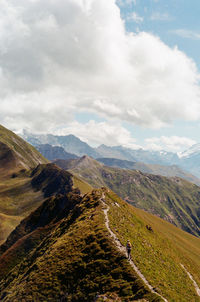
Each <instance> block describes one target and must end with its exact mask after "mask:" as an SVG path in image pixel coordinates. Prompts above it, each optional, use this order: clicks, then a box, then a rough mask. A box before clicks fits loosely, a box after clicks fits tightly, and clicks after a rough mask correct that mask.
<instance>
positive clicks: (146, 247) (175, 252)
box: [107, 192, 200, 302]
mask: <svg viewBox="0 0 200 302" xmlns="http://www.w3.org/2000/svg"><path fill="white" fill-rule="evenodd" d="M107 202H108V204H109V206H110V211H109V219H110V225H111V228H112V230H113V232H115V233H116V235H117V236H118V238H119V239H120V241H121V242H122V243H123V244H124V245H125V244H126V241H127V239H130V240H131V242H132V244H133V251H132V258H133V260H134V262H135V263H136V264H137V266H138V267H139V268H140V270H141V271H142V273H143V274H144V275H145V277H146V278H147V280H148V281H149V282H150V284H152V285H153V286H154V287H156V288H157V290H158V291H159V292H160V293H161V294H162V295H163V296H164V297H165V298H167V299H168V300H169V301H174V302H175V301H176V302H188V301H199V300H200V298H199V297H198V296H197V294H196V292H195V289H194V285H193V283H192V282H191V280H190V279H189V278H188V276H187V274H186V273H185V271H184V270H183V269H182V268H181V265H180V264H183V265H184V266H185V267H186V268H187V270H188V271H189V272H190V273H191V274H192V276H193V277H194V278H195V280H196V282H197V283H198V284H199V285H200V240H199V239H198V238H196V237H193V236H192V235H190V234H188V233H185V232H183V231H181V230H179V229H178V228H176V227H174V226H173V225H171V224H169V223H167V222H165V221H164V220H162V219H160V218H158V217H155V216H153V215H151V214H149V213H146V212H144V211H142V210H140V209H136V208H133V207H131V206H130V205H128V204H126V203H124V202H123V201H122V200H121V199H120V198H119V197H118V196H117V195H115V194H114V193H112V192H109V193H107ZM116 203H117V204H118V206H117V205H116ZM146 225H150V226H151V227H152V229H153V232H151V231H149V230H147V228H146Z"/></svg>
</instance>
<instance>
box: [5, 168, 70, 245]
mask: <svg viewBox="0 0 200 302" xmlns="http://www.w3.org/2000/svg"><path fill="white" fill-rule="evenodd" d="M14 176H15V177H13V176H11V177H5V178H2V179H1V183H0V217H1V220H0V234H1V235H0V243H2V242H3V241H4V240H5V239H6V238H7V236H8V234H9V233H10V232H11V231H12V230H13V229H14V228H15V227H16V225H18V223H19V222H20V220H22V218H24V217H26V216H27V215H28V214H30V212H31V211H33V210H35V209H36V208H37V207H38V206H39V205H40V204H41V203H42V202H43V201H44V199H45V198H46V197H48V196H52V195H55V194H58V193H63V192H67V191H68V190H69V189H71V188H68V184H69V183H70V181H69V179H71V186H72V185H73V181H72V175H71V174H70V173H68V172H66V171H63V170H61V169H60V168H58V167H57V166H55V165H54V164H43V165H39V166H37V167H36V168H34V169H32V170H29V171H24V170H23V171H20V172H17V173H15V175H14ZM66 182H67V183H66Z"/></svg>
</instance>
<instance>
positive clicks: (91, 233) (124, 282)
mask: <svg viewBox="0 0 200 302" xmlns="http://www.w3.org/2000/svg"><path fill="white" fill-rule="evenodd" d="M105 211H107V214H108V225H107V224H106V216H105ZM147 223H148V224H151V227H152V231H149V230H148V229H147V228H146V224H147ZM108 226H109V228H110V229H111V230H112V232H114V233H115V234H116V236H117V238H118V239H119V240H120V242H121V244H122V246H123V245H125V243H126V241H127V238H129V239H130V240H131V242H132V244H133V252H132V261H133V263H135V265H136V266H137V268H138V270H139V271H140V276H141V275H143V276H144V278H145V279H146V280H148V283H149V284H150V285H151V287H152V288H153V290H150V289H149V288H148V286H147V285H145V282H144V281H142V279H140V277H139V275H138V273H137V272H136V271H135V270H134V268H133V267H132V266H131V263H129V262H128V261H127V259H126V257H125V255H124V252H123V251H121V250H120V249H119V248H118V247H117V246H116V242H115V240H114V239H112V238H111V236H110V232H109V229H108ZM8 242H9V245H8V244H7V246H6V248H5V245H4V248H2V247H1V253H2V255H1V256H0V300H1V301H4V302H5V301H9V302H12V301H16V297H17V299H18V301H23V300H25V301H99V302H100V301H102V299H104V300H105V299H106V298H107V299H108V298H109V297H110V300H108V301H121V302H122V301H127V302H128V301H140V300H141V299H144V301H163V299H162V297H164V299H165V300H164V301H177V302H188V301H198V300H199V296H198V295H197V292H196V290H195V287H194V284H193V282H192V281H191V280H190V278H189V276H188V275H187V273H186V271H185V270H184V269H183V267H182V266H181V265H183V266H184V267H185V269H186V270H187V271H188V272H190V274H191V275H192V277H193V278H194V280H195V281H196V283H197V285H199V284H200V274H199V272H200V270H199V268H200V240H199V239H198V238H195V237H193V236H191V235H189V234H187V233H185V232H183V231H181V230H179V229H177V228H176V227H174V226H172V225H170V224H169V223H167V222H165V221H163V220H161V219H159V218H157V217H154V216H153V215H150V214H148V213H145V212H143V211H141V210H139V209H135V208H133V207H132V206H130V205H128V204H127V203H125V202H124V201H122V200H121V199H120V198H119V197H117V196H116V195H115V194H114V193H112V192H111V191H108V190H107V189H105V188H103V189H99V190H94V191H92V192H91V193H88V194H85V195H84V196H82V195H80V194H79V192H78V191H77V190H75V191H73V190H72V191H71V192H69V193H67V194H65V195H61V194H60V195H58V196H56V197H55V196H54V197H50V198H48V199H47V200H46V201H45V202H44V203H43V204H42V205H41V206H40V207H39V208H38V209H37V210H36V211H35V212H33V213H32V214H31V215H30V216H29V217H27V218H26V219H25V220H23V221H22V222H21V224H20V225H19V226H18V227H17V229H16V230H15V231H14V232H13V233H12V234H11V235H10V236H9V238H8ZM190 249H191V251H190ZM152 291H153V292H154V293H153V292H152ZM98 297H99V298H98Z"/></svg>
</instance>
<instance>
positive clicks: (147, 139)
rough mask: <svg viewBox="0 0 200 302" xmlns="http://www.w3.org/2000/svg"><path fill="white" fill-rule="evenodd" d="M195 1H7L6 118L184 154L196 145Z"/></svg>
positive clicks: (3, 23) (8, 123)
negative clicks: (184, 151) (183, 152)
mask: <svg viewBox="0 0 200 302" xmlns="http://www.w3.org/2000/svg"><path fill="white" fill-rule="evenodd" d="M199 14H200V2H199V1H198V0H191V1H185V0H173V1H172V0H167V1H166V0H116V1H115V0H48V1H47V0H18V1H15V0H1V6H0V123H1V124H2V125H4V126H5V127H8V128H10V129H11V130H14V131H16V132H17V133H22V131H23V129H26V130H28V131H29V132H32V133H52V134H57V135H67V134H74V135H76V136H78V137H79V138H80V139H82V140H83V141H86V142H87V143H89V144H90V145H92V146H98V145H100V144H106V145H110V146H115V145H123V146H126V147H129V148H140V147H142V148H145V149H154V150H162V149H164V150H167V151H172V152H181V151H183V150H185V149H188V148H189V147H190V146H192V145H193V144H196V143H199V142H200V138H199V130H200V55H199V53H200V52H199V48H200V21H199Z"/></svg>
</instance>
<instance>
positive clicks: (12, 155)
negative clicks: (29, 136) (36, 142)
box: [0, 125, 48, 175]
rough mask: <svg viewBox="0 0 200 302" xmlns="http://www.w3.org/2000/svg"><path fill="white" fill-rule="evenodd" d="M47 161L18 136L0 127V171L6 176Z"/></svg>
mask: <svg viewBox="0 0 200 302" xmlns="http://www.w3.org/2000/svg"><path fill="white" fill-rule="evenodd" d="M47 162H48V161H47V160H46V159H45V158H44V157H43V156H42V155H41V154H40V153H39V152H38V151H37V150H36V149H35V148H34V147H32V146H31V145H29V144H28V143H27V142H25V141H24V140H23V139H22V138H20V137H19V136H18V135H16V134H15V133H13V132H12V131H10V130H8V129H6V128H4V127H3V126H1V125H0V171H1V175H2V174H8V173H11V172H12V171H16V170H20V169H30V168H33V167H36V166H37V165H38V164H41V163H47Z"/></svg>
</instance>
